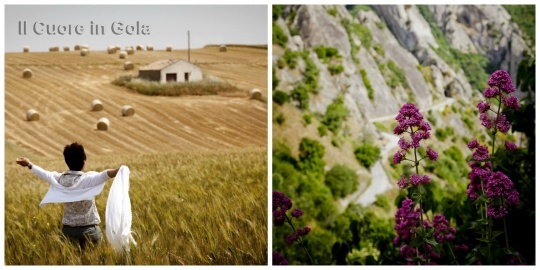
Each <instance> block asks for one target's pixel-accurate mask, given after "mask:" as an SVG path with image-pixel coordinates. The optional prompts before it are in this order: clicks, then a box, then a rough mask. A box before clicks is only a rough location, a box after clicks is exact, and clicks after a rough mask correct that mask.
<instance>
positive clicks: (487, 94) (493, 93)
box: [484, 88, 499, 98]
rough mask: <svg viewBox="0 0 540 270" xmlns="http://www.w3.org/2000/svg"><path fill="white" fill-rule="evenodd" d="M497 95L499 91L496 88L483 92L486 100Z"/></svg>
mask: <svg viewBox="0 0 540 270" xmlns="http://www.w3.org/2000/svg"><path fill="white" fill-rule="evenodd" d="M498 94H499V90H497V89H496V88H487V89H486V90H484V96H485V97H487V98H493V97H496V96H497V95H498Z"/></svg>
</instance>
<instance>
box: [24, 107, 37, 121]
mask: <svg viewBox="0 0 540 270" xmlns="http://www.w3.org/2000/svg"><path fill="white" fill-rule="evenodd" d="M26 120H27V121H38V120H39V113H38V112H37V111H36V110H34V109H30V110H28V111H27V112H26Z"/></svg>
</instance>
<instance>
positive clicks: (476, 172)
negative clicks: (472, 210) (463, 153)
mask: <svg viewBox="0 0 540 270" xmlns="http://www.w3.org/2000/svg"><path fill="white" fill-rule="evenodd" d="M475 164H476V163H475ZM471 168H472V170H471V172H470V173H469V180H470V184H469V187H468V188H467V194H468V195H469V198H471V199H472V200H473V201H474V200H476V199H477V198H478V196H479V194H480V193H481V191H482V183H483V184H484V185H486V182H487V180H488V178H489V176H490V175H491V171H490V169H489V168H486V167H485V166H475V167H471Z"/></svg>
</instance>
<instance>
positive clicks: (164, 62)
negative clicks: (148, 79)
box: [139, 59, 180, 70]
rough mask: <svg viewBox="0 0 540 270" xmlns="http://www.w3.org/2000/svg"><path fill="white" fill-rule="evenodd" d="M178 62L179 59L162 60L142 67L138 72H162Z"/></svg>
mask: <svg viewBox="0 0 540 270" xmlns="http://www.w3.org/2000/svg"><path fill="white" fill-rule="evenodd" d="M178 61H180V59H163V60H159V61H156V62H153V63H150V64H148V65H146V66H143V67H141V68H139V70H162V69H164V68H166V67H168V66H170V65H172V64H174V63H176V62H178Z"/></svg>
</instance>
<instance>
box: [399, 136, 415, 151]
mask: <svg viewBox="0 0 540 270" xmlns="http://www.w3.org/2000/svg"><path fill="white" fill-rule="evenodd" d="M398 145H399V148H401V149H403V150H407V149H409V148H411V147H412V144H411V143H410V142H407V141H405V138H403V137H401V138H399V141H398Z"/></svg>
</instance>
